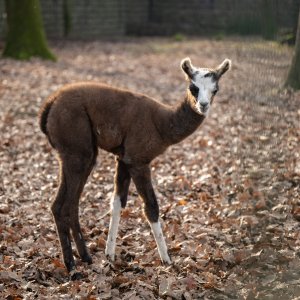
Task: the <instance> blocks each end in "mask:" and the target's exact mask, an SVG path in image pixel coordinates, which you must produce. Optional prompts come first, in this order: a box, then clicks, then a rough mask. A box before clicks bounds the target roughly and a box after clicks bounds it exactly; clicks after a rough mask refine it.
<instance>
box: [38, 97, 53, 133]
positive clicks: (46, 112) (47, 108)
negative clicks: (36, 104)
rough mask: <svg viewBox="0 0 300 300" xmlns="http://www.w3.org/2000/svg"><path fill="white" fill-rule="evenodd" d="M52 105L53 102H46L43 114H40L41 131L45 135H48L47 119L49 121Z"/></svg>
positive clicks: (42, 110) (42, 109)
mask: <svg viewBox="0 0 300 300" xmlns="http://www.w3.org/2000/svg"><path fill="white" fill-rule="evenodd" d="M52 104H53V101H48V102H46V103H45V104H44V106H43V107H42V108H41V112H40V119H39V123H40V128H41V131H42V132H43V133H44V134H45V135H47V119H48V115H49V112H50V109H51V106H52Z"/></svg>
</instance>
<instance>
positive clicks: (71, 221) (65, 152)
mask: <svg viewBox="0 0 300 300" xmlns="http://www.w3.org/2000/svg"><path fill="white" fill-rule="evenodd" d="M182 68H183V70H184V71H185V72H187V71H188V72H190V68H191V64H190V61H189V63H187V64H183V66H182ZM185 69H186V70H187V71H186V70H185ZM188 75H189V74H188ZM194 103H195V99H194V98H193V96H192V94H191V93H190V92H187V94H186V96H185V98H184V100H183V101H182V103H180V104H179V105H178V106H176V107H169V106H166V105H164V104H161V103H159V102H157V101H155V100H153V99H151V98H149V97H147V96H145V95H142V94H138V93H133V92H130V91H127V90H121V89H117V88H113V87H110V86H107V85H104V84H98V83H77V84H72V85H67V86H65V87H63V88H62V89H60V90H59V91H57V92H56V93H54V94H53V95H51V96H50V97H49V98H48V100H47V101H46V103H45V104H44V106H43V107H42V109H41V115H40V127H41V130H42V131H43V132H44V133H45V134H46V135H47V137H48V140H49V141H50V143H51V145H52V146H53V148H55V149H56V151H57V152H58V155H59V158H60V185H59V189H58V192H57V195H56V198H55V201H54V202H53V205H52V212H53V215H54V219H55V222H56V227H57V231H58V235H59V239H60V243H61V248H62V252H63V257H64V262H65V265H66V267H67V269H68V271H72V270H74V269H75V262H74V258H73V255H72V248H71V235H70V234H71V233H72V235H73V238H74V241H75V243H76V246H77V250H78V252H79V255H80V257H81V259H82V260H83V261H85V262H88V263H91V262H92V259H91V256H90V255H89V253H88V250H87V248H86V245H85V242H84V239H83V236H82V232H81V229H80V224H79V218H78V204H79V198H80V194H81V192H82V190H83V187H84V185H85V183H86V180H87V178H88V176H89V174H90V172H91V170H92V168H93V166H94V164H95V161H96V157H97V149H98V148H101V149H104V150H106V151H108V152H111V153H114V154H115V155H116V158H117V159H116V175H115V182H114V183H115V191H114V192H115V194H116V195H118V196H119V197H120V200H121V205H122V207H123V208H124V207H125V205H126V202H127V194H128V188H129V184H130V181H131V179H132V180H133V182H134V183H135V185H136V188H137V191H138V193H139V195H140V197H141V198H142V199H143V201H144V205H145V207H144V210H145V214H146V217H147V218H148V220H149V222H152V223H153V222H157V221H158V217H159V208H158V204H157V200H156V196H155V193H154V190H153V187H152V183H151V171H150V167H149V164H150V162H151V161H152V160H153V159H154V158H155V157H156V156H158V155H159V154H161V153H162V152H164V151H165V150H166V149H167V147H168V146H170V145H171V144H174V143H178V142H180V141H181V140H183V139H184V138H185V137H187V136H188V135H190V134H191V133H193V132H194V131H195V130H196V129H197V127H198V126H199V125H200V124H201V123H202V121H203V120H204V118H205V116H204V115H202V114H198V113H197V112H196V111H195V108H194ZM75 278H76V277H75Z"/></svg>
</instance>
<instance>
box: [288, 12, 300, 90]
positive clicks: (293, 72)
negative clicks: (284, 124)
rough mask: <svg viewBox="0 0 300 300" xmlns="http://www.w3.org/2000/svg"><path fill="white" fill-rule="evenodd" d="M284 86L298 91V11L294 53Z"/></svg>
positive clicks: (299, 49) (299, 71)
mask: <svg viewBox="0 0 300 300" xmlns="http://www.w3.org/2000/svg"><path fill="white" fill-rule="evenodd" d="M285 85H286V86H290V87H292V88H294V89H295V90H299V89H300V10H299V16H298V28H297V35H296V45H295V52H294V57H293V60H292V64H291V66H290V71H289V74H288V77H287V80H286V83H285Z"/></svg>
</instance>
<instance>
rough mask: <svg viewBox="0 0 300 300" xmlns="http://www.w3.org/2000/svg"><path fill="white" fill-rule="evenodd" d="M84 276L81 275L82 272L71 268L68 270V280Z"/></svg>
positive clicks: (79, 278)
mask: <svg viewBox="0 0 300 300" xmlns="http://www.w3.org/2000/svg"><path fill="white" fill-rule="evenodd" d="M83 277H84V276H83V275H82V273H80V272H77V271H76V270H73V271H71V272H70V280H72V281H74V280H81V279H82V278H83Z"/></svg>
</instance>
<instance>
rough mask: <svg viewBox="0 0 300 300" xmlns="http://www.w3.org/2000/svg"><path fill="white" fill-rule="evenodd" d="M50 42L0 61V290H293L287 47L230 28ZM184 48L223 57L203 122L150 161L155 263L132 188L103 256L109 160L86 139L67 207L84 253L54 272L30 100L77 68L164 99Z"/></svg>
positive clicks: (56, 256)
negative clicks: (183, 36)
mask: <svg viewBox="0 0 300 300" xmlns="http://www.w3.org/2000/svg"><path fill="white" fill-rule="evenodd" d="M52 48H53V50H54V52H55V53H56V54H57V56H58V57H59V61H58V62H56V63H54V62H48V61H42V60H39V59H32V60H31V61H30V62H19V61H13V60H9V59H2V60H0V132H1V139H0V163H1V167H0V220H1V221H0V298H2V299H34V298H37V299H58V298H62V299H131V300H133V299H299V298H297V297H300V252H299V250H300V226H299V222H298V221H300V205H299V196H300V157H299V156H300V121H299V120H300V106H299V101H300V94H299V93H293V92H291V91H288V90H284V89H282V83H283V82H284V78H285V76H286V74H287V71H288V67H289V64H290V61H291V56H292V49H289V48H287V47H283V46H278V45H276V44H274V43H266V42H262V41H259V40H235V39H232V40H225V41H213V40H187V41H184V42H181V43H180V42H174V41H171V40H166V39H134V40H129V41H123V42H103V41H102V42H90V43H82V42H67V43H58V44H55V45H52ZM185 56H190V57H191V59H192V61H193V62H194V64H195V65H197V66H205V67H213V66H216V65H218V64H219V63H220V62H221V61H222V60H223V59H224V58H226V57H228V58H231V59H232V61H233V67H232V70H231V71H230V72H229V73H227V74H226V76H224V79H222V82H221V84H220V92H219V94H218V95H217V97H216V100H215V102H214V105H213V107H212V109H211V112H210V115H209V117H208V119H207V120H206V121H205V123H204V124H203V126H202V127H201V128H200V129H199V130H198V131H197V132H196V133H194V134H193V135H192V136H191V137H189V138H188V139H186V140H185V141H184V142H182V143H180V144H178V145H175V146H172V147H171V148H169V149H168V151H167V152H166V153H165V154H163V155H161V156H160V157H158V158H157V159H156V160H155V161H154V162H153V164H152V169H153V177H154V184H155V187H156V190H157V194H158V198H159V201H160V208H161V218H162V220H163V227H164V232H165V235H166V239H167V243H168V246H169V251H170V254H171V257H172V260H173V265H172V266H168V267H167V266H163V265H162V264H161V263H160V261H159V257H158V253H157V250H156V246H155V242H154V240H153V237H152V235H151V233H150V229H149V225H148V224H147V223H146V221H145V218H144V216H143V213H142V209H141V207H142V205H141V201H140V200H139V199H138V196H137V194H136V191H135V188H134V186H131V188H130V195H129V203H128V207H127V208H126V209H125V210H124V211H123V214H122V219H121V224H120V230H119V237H118V241H117V261H116V264H115V265H111V264H109V263H108V261H107V260H106V258H105V255H104V248H105V240H106V237H107V230H108V224H109V215H108V214H106V213H107V211H108V210H109V198H110V196H111V194H112V191H113V174H114V159H113V156H112V155H110V154H107V153H105V152H102V151H100V154H99V157H98V160H97V165H96V167H95V169H94V171H93V173H92V175H91V176H90V178H89V181H88V183H87V185H86V187H85V190H84V193H83V195H82V198H81V206H80V218H81V223H82V227H83V229H84V233H85V238H86V241H87V243H88V246H89V249H90V251H91V253H92V257H93V264H92V265H90V266H87V265H85V264H83V263H81V262H80V260H77V264H78V269H79V270H81V271H82V272H83V273H84V275H85V278H84V279H83V280H81V281H68V275H67V273H66V271H65V268H64V266H63V264H62V257H61V252H60V249H59V242H58V238H57V235H56V232H55V227H54V222H53V219H52V216H51V213H50V209H49V207H50V204H51V201H52V200H53V198H54V196H55V191H56V188H57V178H58V164H57V161H56V159H55V153H54V152H53V151H52V150H51V148H50V146H49V145H48V143H47V141H46V139H45V136H44V135H42V133H41V132H40V130H39V127H38V121H37V113H38V110H39V107H40V106H41V104H42V102H43V101H44V99H45V97H46V96H48V95H49V94H50V93H51V92H53V91H55V90H56V89H57V88H59V87H60V86H62V85H63V84H65V83H70V82H76V81H81V80H94V81H103V82H106V83H109V84H113V85H116V86H119V87H125V88H127V89H132V90H135V91H139V92H142V93H146V94H148V95H150V96H152V97H154V98H157V99H159V100H161V101H162V102H164V103H169V104H174V103H176V102H178V101H180V99H181V98H182V97H183V95H184V93H185V87H186V83H185V81H184V76H183V74H182V72H181V71H180V69H179V62H180V60H181V59H182V58H183V57H185ZM74 121H76V120H74ZM74 253H75V255H77V254H76V251H75V250H74Z"/></svg>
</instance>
